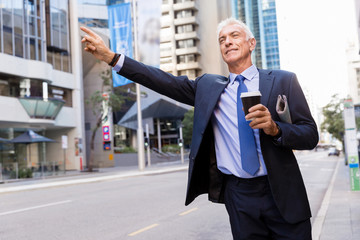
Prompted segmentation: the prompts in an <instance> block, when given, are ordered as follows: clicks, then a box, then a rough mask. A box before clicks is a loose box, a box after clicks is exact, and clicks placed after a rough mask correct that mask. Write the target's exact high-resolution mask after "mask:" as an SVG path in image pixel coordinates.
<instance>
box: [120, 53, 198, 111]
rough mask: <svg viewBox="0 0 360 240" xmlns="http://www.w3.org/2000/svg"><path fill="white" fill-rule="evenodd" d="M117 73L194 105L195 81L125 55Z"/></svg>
mask: <svg viewBox="0 0 360 240" xmlns="http://www.w3.org/2000/svg"><path fill="white" fill-rule="evenodd" d="M118 74H120V75H122V76H124V77H126V78H128V79H130V80H132V81H134V82H137V83H139V84H141V85H143V86H145V87H147V88H150V89H152V90H154V91H155V92H158V93H160V94H163V95H165V96H168V97H170V98H172V99H174V100H177V101H179V102H182V103H185V104H188V105H192V106H194V101H195V91H196V82H195V81H192V80H189V79H188V78H187V77H186V76H179V77H175V76H173V75H172V74H170V73H167V72H164V71H162V70H161V69H158V68H155V67H151V66H148V65H145V64H143V63H140V62H138V61H135V60H133V59H131V58H129V57H125V60H124V65H123V66H122V68H121V70H120V71H119V72H118Z"/></svg>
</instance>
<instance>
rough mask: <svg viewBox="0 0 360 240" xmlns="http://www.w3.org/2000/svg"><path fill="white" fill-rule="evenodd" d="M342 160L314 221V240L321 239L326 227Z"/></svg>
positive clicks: (338, 163) (336, 168)
mask: <svg viewBox="0 0 360 240" xmlns="http://www.w3.org/2000/svg"><path fill="white" fill-rule="evenodd" d="M341 160H342V159H339V160H338V162H337V164H336V167H335V170H334V173H333V175H332V177H331V181H330V184H329V186H328V189H327V190H326V193H325V195H324V199H323V200H322V202H321V206H320V209H319V211H318V213H317V215H316V217H315V219H314V223H313V227H312V238H313V240H319V239H320V235H321V231H322V228H323V225H324V221H325V217H326V213H327V211H328V208H329V205H330V199H331V194H332V192H333V188H334V183H335V179H336V177H337V173H338V170H339V166H340V162H341Z"/></svg>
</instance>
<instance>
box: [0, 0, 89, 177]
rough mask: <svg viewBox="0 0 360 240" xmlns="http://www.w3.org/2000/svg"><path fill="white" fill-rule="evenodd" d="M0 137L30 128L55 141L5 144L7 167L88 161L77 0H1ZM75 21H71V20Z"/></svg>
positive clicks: (58, 165)
mask: <svg viewBox="0 0 360 240" xmlns="http://www.w3.org/2000/svg"><path fill="white" fill-rule="evenodd" d="M0 3H1V4H0V6H1V8H0V61H1V65H0V109H1V114H0V137H1V138H3V139H10V140H11V139H13V138H15V137H17V136H19V135H20V134H22V133H24V132H26V131H27V130H33V131H34V132H36V133H38V134H40V135H43V136H46V137H47V138H50V139H53V140H55V141H56V142H54V143H32V144H25V143H24V144H2V151H1V158H0V161H1V162H0V163H1V164H2V166H3V168H4V169H5V168H6V169H13V168H14V163H17V164H18V167H19V168H32V169H36V168H38V167H39V166H40V163H45V164H49V165H50V166H56V168H57V169H64V168H66V169H68V170H70V169H78V170H79V169H80V168H81V166H82V164H84V163H83V161H85V155H84V152H85V151H84V150H85V149H84V148H85V147H84V146H83V145H82V143H83V140H84V119H83V113H84V112H83V111H84V109H83V101H82V99H83V92H82V85H83V84H82V76H81V74H82V72H81V67H80V64H81V56H80V53H79V49H80V43H79V38H78V37H76V36H78V35H79V33H78V24H77V21H76V22H74V21H72V20H73V19H77V3H76V1H60V0H12V1H5V0H2V1H0ZM70 21H71V24H70Z"/></svg>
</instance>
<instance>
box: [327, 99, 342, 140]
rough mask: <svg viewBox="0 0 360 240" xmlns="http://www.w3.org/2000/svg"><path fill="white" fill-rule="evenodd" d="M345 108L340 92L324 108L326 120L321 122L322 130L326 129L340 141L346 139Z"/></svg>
mask: <svg viewBox="0 0 360 240" xmlns="http://www.w3.org/2000/svg"><path fill="white" fill-rule="evenodd" d="M343 110H344V109H343V99H339V97H338V94H334V95H333V96H332V97H331V101H330V103H328V104H327V105H326V106H325V107H323V109H322V113H323V115H324V118H325V120H324V121H323V122H322V124H321V131H324V130H326V131H327V132H328V133H330V134H332V136H333V137H335V138H336V139H338V140H339V141H340V142H343V141H344V133H345V127H344V119H343Z"/></svg>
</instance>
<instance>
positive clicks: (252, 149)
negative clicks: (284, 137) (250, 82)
mask: <svg viewBox="0 0 360 240" xmlns="http://www.w3.org/2000/svg"><path fill="white" fill-rule="evenodd" d="M244 80H245V77H244V76H242V75H238V76H237V77H236V78H235V81H238V82H239V87H238V90H237V114H238V131H239V140H240V151H241V163H242V168H243V169H244V170H245V171H246V172H247V173H249V174H251V175H252V176H254V175H255V173H256V172H257V171H258V170H259V167H260V163H259V158H258V155H257V150H256V143H255V136H254V132H253V130H252V128H251V127H250V126H249V123H248V122H247V121H246V119H245V113H244V111H243V109H242V108H243V105H242V101H241V98H240V95H241V93H242V92H247V91H248V90H247V87H246V86H245V83H244Z"/></svg>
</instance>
